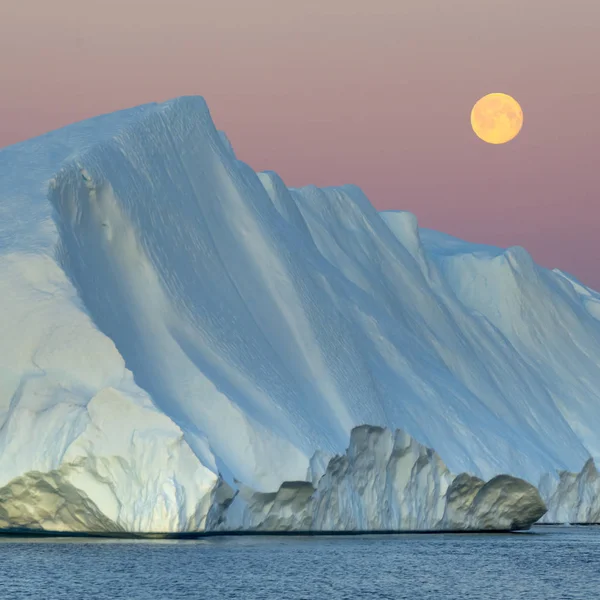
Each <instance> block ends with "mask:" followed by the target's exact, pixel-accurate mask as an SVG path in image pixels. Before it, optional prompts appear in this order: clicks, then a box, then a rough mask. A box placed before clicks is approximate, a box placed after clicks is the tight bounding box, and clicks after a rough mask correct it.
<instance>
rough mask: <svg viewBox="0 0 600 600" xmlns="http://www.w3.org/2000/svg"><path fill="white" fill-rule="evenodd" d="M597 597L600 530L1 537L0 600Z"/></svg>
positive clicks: (508, 599) (533, 599) (566, 599)
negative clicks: (163, 537) (173, 537)
mask: <svg viewBox="0 0 600 600" xmlns="http://www.w3.org/2000/svg"><path fill="white" fill-rule="evenodd" d="M188 598H193V599H199V600H213V599H215V600H223V599H227V598H236V599H237V598H240V599H244V600H251V599H257V600H259V599H260V600H301V599H302V600H314V599H321V598H322V599H324V600H362V599H365V600H366V599H386V598H387V599H390V600H392V599H406V600H421V599H440V600H442V599H443V600H468V599H485V600H496V599H503V600H517V599H521V598H522V599H527V600H554V599H557V600H558V599H561V600H597V599H598V600H600V527H594V526H589V527H578V526H573V527H553V526H546V527H536V528H533V529H532V530H531V531H528V532H522V533H507V534H468V533H464V534H402V535H356V536H347V535H343V536H342V535H334V536H241V537H236V536H224V537H209V538H200V539H187V540H182V539H178V540H147V539H128V540H124V539H110V538H50V537H44V538H31V537H28V538H19V537H14V536H10V537H0V599H1V600H25V599H28V600H31V599H41V600H87V599H90V600H92V599H93V600H171V599H172V600H184V599H188Z"/></svg>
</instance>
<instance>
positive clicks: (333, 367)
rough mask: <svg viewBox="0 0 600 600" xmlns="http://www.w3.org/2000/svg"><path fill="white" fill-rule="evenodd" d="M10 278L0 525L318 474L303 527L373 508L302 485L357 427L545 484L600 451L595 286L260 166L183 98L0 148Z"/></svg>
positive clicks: (214, 496) (2, 350) (112, 519)
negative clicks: (336, 500)
mask: <svg viewBox="0 0 600 600" xmlns="http://www.w3.org/2000/svg"><path fill="white" fill-rule="evenodd" d="M0 286H1V287H2V289H1V290H0V292H1V293H0V309H1V314H2V315H3V318H2V321H1V324H0V527H5V528H6V527H25V528H36V527H42V528H44V529H49V530H52V529H74V530H83V531H85V530H93V529H100V530H113V531H147V532H151V531H162V532H165V531H197V530H203V529H204V528H206V527H207V526H209V525H210V523H211V521H210V517H211V515H214V514H217V513H218V511H219V510H222V508H223V507H222V505H221V503H220V502H221V500H222V498H223V497H227V494H225V493H224V491H223V490H225V489H226V486H227V488H229V489H231V490H234V492H233V493H235V490H239V494H238V496H239V497H237V500H236V499H233V502H232V504H231V507H230V508H229V509H227V510H228V514H227V515H224V514H221V515H220V516H219V517H218V519H221V522H223V520H224V519H230V522H231V523H235V521H234V512H233V511H232V509H234V508H235V506H234V504H236V505H239V504H240V502H241V500H242V490H246V492H244V493H246V495H249V496H254V494H273V493H275V490H279V489H280V486H281V485H282V482H286V481H288V482H290V481H296V482H298V481H305V482H307V483H308V482H309V478H310V479H311V480H310V485H311V486H313V487H314V490H315V492H314V494H315V495H313V494H312V493H311V494H310V497H311V500H310V502H311V503H314V506H315V507H317V508H315V510H316V512H315V513H314V515H315V516H314V517H311V518H314V519H316V521H315V523H316V525H315V526H319V527H320V526H321V525H322V526H323V527H324V526H330V525H332V524H336V523H337V524H338V525H339V524H340V523H342V522H343V523H345V525H344V527H349V526H350V525H348V524H352V523H355V522H356V523H367V522H371V521H369V520H368V519H367V521H364V519H363V517H360V518H359V517H358V516H357V515H356V514H353V513H352V511H353V510H354V507H356V506H358V504H357V502H356V499H352V500H348V503H347V505H345V506H347V509H348V510H349V511H350V513H348V514H347V515H342V516H338V517H335V516H334V513H332V512H329V513H328V510H329V509H327V510H325V509H324V508H318V507H319V506H321V507H322V506H324V504H323V502H324V501H323V500H322V501H321V504H320V505H319V498H324V497H325V496H324V495H323V494H324V493H325V492H324V490H325V489H328V488H326V487H322V486H325V482H326V481H328V480H327V477H329V476H332V474H331V472H330V473H329V475H327V469H330V468H333V466H332V463H331V457H334V456H335V455H344V453H345V450H346V448H347V447H348V445H349V440H350V434H351V431H352V430H353V428H355V427H356V426H360V425H364V424H371V425H373V426H379V427H384V428H387V429H388V430H389V431H390V432H391V431H395V430H396V429H401V430H402V431H403V432H406V433H405V434H403V435H408V436H410V438H411V439H413V440H415V443H417V442H416V440H418V443H419V444H422V445H423V447H429V448H434V449H435V451H436V452H437V454H438V455H439V457H441V460H442V461H443V464H444V465H447V469H448V470H449V471H448V472H449V473H450V472H452V473H469V474H470V476H472V477H475V478H477V479H478V480H482V481H483V480H493V478H494V477H496V476H497V475H499V474H502V473H505V474H510V476H512V477H514V478H519V479H522V480H525V481H527V482H529V483H530V484H534V485H538V484H539V483H540V481H542V482H545V483H544V485H542V486H540V489H541V490H542V495H544V490H546V491H547V495H546V496H544V501H546V503H547V504H549V501H550V500H551V496H552V497H554V502H559V503H563V504H564V503H565V502H568V503H570V504H571V505H573V503H575V502H576V500H574V497H575V496H574V493H573V492H569V493H559V494H558V495H557V494H556V493H555V492H556V486H559V485H560V481H561V477H563V479H564V476H561V475H559V472H579V471H581V469H582V467H583V466H584V465H585V464H586V463H587V462H588V461H589V460H590V459H592V460H593V459H597V458H598V456H599V455H600V446H599V441H598V437H597V435H596V432H597V429H598V423H599V422H600V398H599V397H598V394H599V392H598V390H600V369H599V365H598V357H599V356H600V321H599V319H600V308H599V307H600V295H598V294H597V293H596V292H594V291H593V290H590V289H589V288H587V287H585V286H584V285H582V284H581V283H579V282H578V281H576V280H575V279H574V278H572V277H571V276H569V275H567V274H565V273H562V272H558V271H550V270H546V269H544V268H541V267H539V266H538V265H536V264H535V263H534V262H533V260H532V259H531V257H530V256H529V254H528V253H527V252H526V251H525V250H524V249H522V248H510V249H508V250H502V249H498V248H493V247H489V246H481V245H474V244H469V243H467V242H463V241H461V240H458V239H456V238H453V237H450V236H447V235H444V234H442V233H438V232H433V231H428V230H422V229H419V227H418V225H417V222H416V219H415V217H414V216H413V215H411V214H409V213H404V212H384V213H379V212H377V211H376V210H375V208H374V207H373V206H372V205H371V204H370V202H369V201H368V199H367V198H366V197H365V196H364V194H363V193H362V192H361V191H360V190H359V189H358V188H356V187H353V186H342V187H337V188H325V189H319V188H316V187H314V186H309V187H306V188H301V189H288V188H287V187H286V186H285V184H284V183H283V181H282V180H281V179H280V178H279V177H278V176H277V175H276V174H274V173H258V174H257V173H255V172H254V171H252V169H251V168H250V167H248V166H247V165H246V164H244V163H243V162H241V161H239V160H238V159H237V158H236V156H235V154H234V152H233V149H232V147H231V145H230V144H229V142H228V141H227V138H226V137H225V136H224V134H222V133H220V132H218V131H217V129H216V128H215V126H214V124H213V122H212V119H211V117H210V113H209V111H208V108H207V107H206V104H205V102H204V101H203V100H202V99H201V98H198V97H187V98H179V99H176V100H173V101H170V102H167V103H164V104H159V105H147V106H142V107H138V108H135V109H131V110H128V111H123V112H119V113H114V114H111V115H105V116H102V117H97V118H95V119H90V120H88V121H84V122H82V123H77V124H74V125H72V126H69V127H67V128H64V129H62V130H58V131H55V132H51V133H49V134H46V135H44V136H41V137H39V138H36V139H34V140H30V141H27V142H23V143H21V144H17V145H15V146H11V147H8V148H5V149H3V150H0ZM390 435H392V434H391V433H390ZM350 447H352V445H351V444H350ZM315 453H317V454H316V457H317V458H314V457H315ZM319 457H320V458H319ZM311 458H312V461H311ZM319 462H320V465H321V466H320V467H319V469H318V470H319V472H320V473H322V474H325V475H324V477H323V478H321V479H319V480H318V481H317V480H313V475H314V469H313V471H311V469H309V467H311V468H312V467H315V468H316V467H317V466H318V465H317V463H319ZM334 466H335V462H334ZM435 473H436V474H435V475H431V476H432V477H434V479H435V477H439V478H440V479H439V481H438V482H437V485H438V489H440V490H441V489H443V488H444V485H445V484H444V481H446V480H445V479H444V476H442V471H440V472H439V473H438V472H437V471H435ZM452 477H453V476H452ZM330 479H331V477H330ZM321 481H323V483H321ZM452 481H455V480H454V479H452ZM586 481H587V480H586ZM505 483H506V482H505ZM331 485H333V483H331ZM448 485H451V484H450V483H449V484H448ZM586 485H587V484H586ZM586 485H584V484H582V485H581V486H580V488H581V490H582V491H581V492H577V494H580V493H581V494H584V495H585V494H588V496H589V495H590V494H589V492H587V491H586V490H589V489H590V488H589V487H586ZM300 487H302V486H300ZM383 489H385V486H384V488H383ZM419 489H420V488H419ZM578 489H579V488H578ZM319 490H321V491H319ZM307 491H309V490H308V488H306V487H305V489H304V492H307ZM577 494H575V495H577ZM349 498H350V496H349ZM436 498H438V500H439V502H441V503H442V504H440V506H442V505H443V503H444V502H446V499H443V495H442V496H439V497H438V496H436ZM577 498H579V496H577ZM230 499H231V498H230ZM559 499H560V500H559ZM577 502H579V500H577ZM425 504H427V503H425ZM549 505H550V504H549ZM311 506H313V504H311ZM444 506H445V505H444ZM219 507H221V508H219ZM261 510H262V509H261ZM310 510H313V509H312V508H311V509H310ZM332 510H333V509H332ZM370 510H371V509H370ZM444 510H445V508H444ZM557 510H558V511H559V512H558V513H557ZM560 510H562V509H560ZM560 510H559V509H551V510H550V512H552V513H553V514H554V513H556V514H559V513H560V514H574V513H573V511H572V510H571V508H569V507H567V508H565V509H564V510H562V512H560ZM569 510H571V512H569ZM230 511H231V512H230ZM244 511H246V509H245V508H244V509H243V510H242V508H241V505H240V510H239V511H238V514H245V515H246V516H245V517H243V518H247V519H254V518H255V517H254V516H252V517H250V516H248V515H249V513H248V512H247V511H246V512H244ZM565 511H566V512H565ZM402 514H404V515H406V514H408V513H406V512H403V513H402ZM465 514H466V513H465ZM435 515H436V519H437V521H435V520H432V521H431V523H434V522H435V523H438V524H439V522H440V519H438V518H437V517H438V516H439V513H435ZM443 516H444V515H443V514H442V517H441V518H443ZM236 518H237V517H236ZM240 518H241V517H240ZM387 518H388V517H384V516H381V518H380V521H381V523H382V524H384V521H385V519H387ZM389 518H391V517H389ZM403 518H404V517H403ZM406 518H408V517H406ZM411 518H412V517H411ZM547 518H548V517H547ZM586 518H587V517H586ZM218 519H217V521H218ZM353 519H354V520H353ZM361 519H363V520H362V521H361ZM259 520H260V519H259ZM375 521H377V519H375ZM375 521H373V522H375ZM427 522H428V523H429V522H430V521H427ZM385 523H386V524H387V523H388V522H387V521H385ZM338 525H336V526H338ZM233 526H235V527H237V526H238V525H237V524H235V525H232V527H233ZM361 526H362V525H361ZM386 527H387V525H386Z"/></svg>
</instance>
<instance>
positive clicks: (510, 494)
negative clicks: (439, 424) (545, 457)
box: [207, 425, 546, 532]
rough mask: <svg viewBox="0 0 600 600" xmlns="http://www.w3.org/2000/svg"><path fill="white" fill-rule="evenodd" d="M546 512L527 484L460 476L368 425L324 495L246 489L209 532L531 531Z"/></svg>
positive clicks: (297, 486)
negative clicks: (529, 529) (268, 492)
mask: <svg viewBox="0 0 600 600" xmlns="http://www.w3.org/2000/svg"><path fill="white" fill-rule="evenodd" d="M222 485H224V487H225V488H227V487H228V486H227V485H226V484H222ZM545 512H546V507H545V505H544V502H543V501H542V499H541V497H540V495H539V493H538V491H537V489H536V488H535V487H534V486H532V485H531V484H529V483H527V482H526V481H523V480H522V479H517V478H515V477H511V476H508V475H500V476H497V477H494V478H493V479H491V480H490V481H488V482H487V483H486V482H484V481H482V480H481V479H478V478H477V477H473V476H471V475H467V474H465V473H463V474H462V475H459V476H458V477H456V476H454V475H452V474H451V473H450V472H449V471H448V469H447V468H446V466H445V465H444V463H443V462H442V460H441V459H440V457H439V456H438V455H437V454H436V453H435V452H434V451H433V450H431V449H429V448H426V447H425V446H422V445H421V444H419V443H418V442H416V441H415V440H413V439H412V438H411V437H410V436H409V435H407V434H406V433H404V432H403V431H401V430H397V431H396V432H392V431H390V430H388V429H383V428H380V427H372V426H366V425H365V426H361V427H357V428H355V429H353V430H352V434H351V437H350V445H349V447H348V449H347V451H346V453H345V454H344V455H341V456H335V457H333V458H332V459H331V460H330V462H329V464H328V466H327V468H326V470H325V473H324V474H323V476H322V477H321V478H320V479H319V481H318V483H317V485H316V489H315V487H313V485H312V484H311V483H310V482H285V483H284V484H282V486H281V487H280V488H279V489H278V490H277V492H274V493H270V494H267V493H264V492H254V491H252V490H251V489H249V488H247V487H245V486H243V487H242V488H241V489H240V490H239V491H238V492H237V493H234V492H233V490H229V492H228V493H227V492H223V494H222V495H221V497H220V498H219V500H218V501H217V502H216V504H215V505H214V506H213V507H212V509H211V513H210V514H209V517H208V519H207V529H209V530H216V531H236V530H238V531H239V530H255V531H332V532H333V531H420V530H421V531H423V530H426V531H432V530H453V531H455V530H514V529H528V528H529V527H530V526H531V525H532V524H533V523H535V522H536V521H537V520H538V519H539V518H540V517H541V516H542V515H543V514H544V513H545Z"/></svg>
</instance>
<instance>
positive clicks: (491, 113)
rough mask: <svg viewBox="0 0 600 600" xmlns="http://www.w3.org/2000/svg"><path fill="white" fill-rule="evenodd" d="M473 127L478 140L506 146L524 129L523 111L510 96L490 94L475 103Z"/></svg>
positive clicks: (472, 116)
mask: <svg viewBox="0 0 600 600" xmlns="http://www.w3.org/2000/svg"><path fill="white" fill-rule="evenodd" d="M471 127H473V131H474V132H475V135H477V137H478V138H480V139H482V140H483V141H484V142H487V143H488V144H505V143H506V142H510V140H512V139H514V138H515V137H516V136H517V134H518V133H519V131H521V127H523V111H522V109H521V107H520V105H519V103H518V102H517V101H516V100H515V99H514V98H513V97H512V96H509V95H508V94H500V93H494V94H488V95H487V96H484V97H483V98H480V99H479V100H477V102H476V103H475V106H474V107H473V110H472V111H471Z"/></svg>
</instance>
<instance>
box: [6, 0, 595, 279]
mask: <svg viewBox="0 0 600 600" xmlns="http://www.w3.org/2000/svg"><path fill="white" fill-rule="evenodd" d="M2 9H3V10H2V18H1V19H0V57H2V58H1V59H0V82H1V83H2V87H1V95H0V115H1V119H0V146H4V145H8V144H11V143H14V142H17V141H20V140H23V139H26V138H29V137H32V136H35V135H38V134H40V133H43V132H45V131H47V130H50V129H55V128H57V127H60V126H62V125H66V124H68V123H70V122H73V121H77V120H80V119H83V118H86V117H90V116H93V115H96V114H99V113H105V112H111V111H114V110H117V109H121V108H125V107H129V106H133V105H137V104H143V103H146V102H152V101H161V100H166V99H168V98H172V97H175V96H180V95H186V94H200V95H203V96H204V97H205V98H206V99H207V101H208V103H209V106H210V107H211V111H212V114H213V117H214V119H215V122H216V124H217V126H218V127H219V128H220V129H224V130H225V131H226V132H227V134H228V136H229V137H230V139H231V140H232V143H233V145H234V147H235V149H236V152H237V154H238V156H239V157H240V158H241V159H243V160H245V161H246V162H248V163H249V164H250V165H251V166H252V167H254V169H256V170H262V169H271V170H274V171H277V172H278V173H279V174H280V175H281V176H282V177H283V178H284V179H285V181H286V182H287V184H288V185H290V186H299V185H304V184H308V183H314V184H317V185H336V184H341V183H355V184H357V185H360V186H361V187H362V188H363V189H364V190H365V192H366V193H367V195H368V196H369V198H370V199H371V201H372V202H373V203H374V204H375V206H377V207H378V208H379V209H387V208H394V209H403V210H410V211H412V212H414V213H415V214H416V215H417V216H418V218H419V222H420V224H421V226H424V227H431V228H435V229H440V230H442V231H446V232H448V233H452V234H454V235H458V236H461V237H464V238H466V239H470V240H472V241H477V242H485V243H490V244H496V245H501V246H509V245H522V246H525V247H526V248H527V249H528V250H529V251H530V252H531V253H532V254H533V256H534V258H535V259H536V260H537V261H538V262H540V263H542V264H544V265H545V266H548V267H559V268H562V269H565V270H567V271H570V272H571V273H573V274H575V275H577V276H578V277H580V278H581V279H582V280H583V281H584V282H586V283H588V284H590V285H592V286H594V287H596V288H600V268H598V267H597V266H596V263H597V257H598V255H600V236H598V235H597V234H596V230H597V228H598V224H599V223H600V202H599V201H600V196H599V194H598V190H599V189H600V163H599V156H600V154H599V153H598V150H597V148H596V145H597V143H598V138H600V118H599V117H598V112H599V110H600V77H599V75H598V74H599V73H600V2H599V1H598V0H570V1H569V2H565V1H564V0H519V1H517V0H502V1H498V0H452V1H448V0H368V1H367V0H361V1H358V0H303V1H302V2H300V1H296V0H294V1H292V0H213V1H212V2H209V1H206V0H168V1H167V0H161V1H158V0H52V1H49V0H2ZM497 91H501V92H505V93H508V94H511V95H512V96H514V97H515V98H516V99H517V100H518V101H519V102H520V103H521V105H522V107H523V112H524V126H523V129H522V131H521V133H520V135H519V136H518V137H517V138H516V139H515V140H513V141H512V142H510V143H508V144H506V145H502V146H491V145H486V144H484V143H483V142H481V141H480V140H478V139H477V138H476V137H475V135H474V134H473V133H472V131H471V129H470V124H469V113H470V110H471V107H472V105H473V104H474V103H475V101H476V100H477V99H478V98H479V97H480V96H482V95H484V94H486V93H489V92H497Z"/></svg>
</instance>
